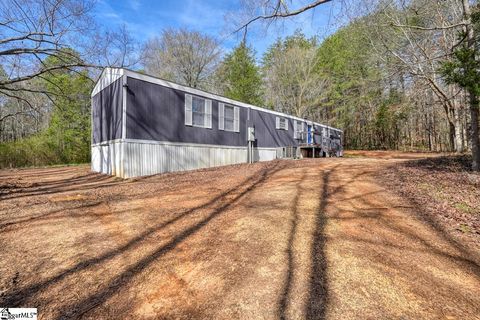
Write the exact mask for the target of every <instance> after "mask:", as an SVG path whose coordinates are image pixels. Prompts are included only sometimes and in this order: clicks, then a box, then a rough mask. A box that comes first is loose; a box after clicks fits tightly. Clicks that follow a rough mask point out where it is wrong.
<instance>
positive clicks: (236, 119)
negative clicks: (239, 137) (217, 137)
mask: <svg viewBox="0 0 480 320" xmlns="http://www.w3.org/2000/svg"><path fill="white" fill-rule="evenodd" d="M225 107H228V108H233V130H229V129H226V127H225ZM218 130H222V131H228V132H240V108H239V107H237V106H233V105H230V104H225V103H222V102H220V103H219V104H218Z"/></svg>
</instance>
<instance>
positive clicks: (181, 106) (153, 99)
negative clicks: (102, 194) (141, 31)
mask: <svg viewBox="0 0 480 320" xmlns="http://www.w3.org/2000/svg"><path fill="white" fill-rule="evenodd" d="M127 85H128V89H127V130H126V134H127V136H126V137H127V139H140V140H154V141H169V142H182V143H198V144H212V145H224V146H238V147H240V146H246V144H247V142H246V135H247V133H246V119H247V110H246V109H245V108H239V109H240V110H239V111H240V114H239V116H240V127H239V131H240V132H230V131H223V130H219V129H218V101H216V100H212V128H211V129H210V128H199V127H194V126H186V125H185V92H184V91H180V90H176V89H172V88H167V87H163V86H160V85H157V84H153V83H149V82H146V81H142V80H138V79H133V78H127ZM198 96H199V97H202V96H201V95H198ZM202 98H204V97H202ZM205 99H207V98H205Z"/></svg>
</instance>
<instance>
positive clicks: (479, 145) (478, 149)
mask: <svg viewBox="0 0 480 320" xmlns="http://www.w3.org/2000/svg"><path fill="white" fill-rule="evenodd" d="M462 5H463V15H464V18H465V21H466V31H467V46H468V48H469V49H471V50H475V34H474V30H473V26H472V19H471V11H470V2H469V0H463V1H462ZM475 58H476V54H475V55H474V59H475ZM468 95H469V99H470V117H471V119H470V120H471V122H472V132H471V136H470V139H471V141H472V170H473V171H480V138H479V136H478V134H479V132H478V97H477V94H476V92H475V90H474V89H473V88H469V89H468Z"/></svg>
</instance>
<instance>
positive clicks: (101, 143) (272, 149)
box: [91, 139, 277, 151]
mask: <svg viewBox="0 0 480 320" xmlns="http://www.w3.org/2000/svg"><path fill="white" fill-rule="evenodd" d="M120 142H125V143H143V144H158V145H169V146H186V147H206V148H225V149H246V148H247V146H245V147H239V146H225V145H221V144H202V143H191V142H171V141H154V140H141V139H124V140H122V139H115V140H108V141H103V142H100V143H95V144H92V145H91V146H92V147H99V146H106V145H109V144H112V143H120ZM255 149H256V150H266V151H267V150H269V151H275V150H277V148H255Z"/></svg>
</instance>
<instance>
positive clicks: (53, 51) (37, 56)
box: [0, 0, 93, 97]
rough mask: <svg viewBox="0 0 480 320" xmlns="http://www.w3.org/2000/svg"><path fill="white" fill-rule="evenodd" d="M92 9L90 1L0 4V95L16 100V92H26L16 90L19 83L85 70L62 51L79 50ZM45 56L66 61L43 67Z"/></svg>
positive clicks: (34, 0)
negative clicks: (0, 69) (59, 71)
mask: <svg viewBox="0 0 480 320" xmlns="http://www.w3.org/2000/svg"><path fill="white" fill-rule="evenodd" d="M92 5H93V3H92V2H91V1H90V0H82V1H77V0H52V1H47V0H12V1H2V2H0V25H1V26H2V27H1V29H0V64H1V65H2V67H3V70H4V73H5V77H3V78H2V79H1V80H0V93H3V94H5V95H7V96H13V97H18V94H16V92H18V91H19V90H20V91H25V90H29V89H28V88H26V87H22V86H16V85H17V84H19V83H21V82H23V81H26V80H31V79H33V78H36V77H42V75H44V74H45V73H47V72H49V71H53V70H57V69H62V68H74V67H83V66H87V64H86V63H85V62H84V61H83V60H80V59H78V56H76V55H69V54H68V52H67V51H65V49H66V48H69V47H72V46H73V45H75V47H80V46H81V45H82V44H83V41H82V39H84V38H82V34H87V32H90V31H91V26H92V22H91V21H90V17H89V15H88V12H89V11H90V10H91V8H92ZM84 40H86V39H84ZM49 56H54V57H57V58H59V60H60V61H63V60H66V61H64V63H60V64H59V65H55V66H49V67H45V66H44V65H43V61H44V60H45V58H46V57H49ZM66 58H67V59H66ZM32 90H34V89H32Z"/></svg>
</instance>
